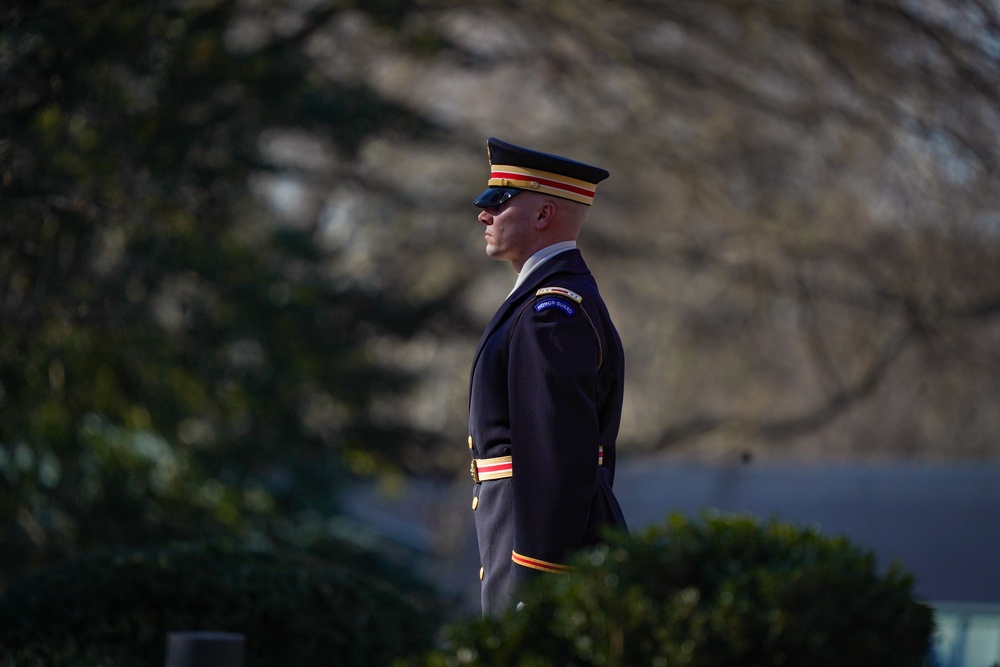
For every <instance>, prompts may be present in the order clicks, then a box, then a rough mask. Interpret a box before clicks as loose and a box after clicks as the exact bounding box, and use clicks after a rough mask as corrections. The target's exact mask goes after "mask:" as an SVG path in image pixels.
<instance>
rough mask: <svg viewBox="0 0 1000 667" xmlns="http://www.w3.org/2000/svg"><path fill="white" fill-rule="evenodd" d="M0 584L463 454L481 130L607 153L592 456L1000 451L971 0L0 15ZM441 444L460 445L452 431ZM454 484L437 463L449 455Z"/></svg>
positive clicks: (6, 8) (477, 326)
mask: <svg viewBox="0 0 1000 667" xmlns="http://www.w3.org/2000/svg"><path fill="white" fill-rule="evenodd" d="M0 29H2V36H0V91H2V98H0V123H2V124H0V179H2V181H0V586H2V584H3V583H4V582H5V581H7V580H9V579H10V578H11V577H13V576H14V575H16V574H18V573H20V572H23V571H25V570H27V569H31V568H32V567H34V566H36V565H38V564H40V563H43V562H47V561H53V560H58V559H60V558H62V557H65V556H68V555H72V554H76V553H79V552H81V551H85V550H88V549H91V548H95V547H98V546H102V545H108V544H128V545H143V544H154V543H157V542H160V541H165V540H169V539H176V538H185V537H200V536H210V535H216V534H219V533H230V532H236V533H239V534H249V535H253V536H257V537H259V538H260V539H262V540H265V541H291V542H293V543H302V544H308V543H309V541H310V540H312V539H314V538H315V537H316V535H319V534H322V533H324V532H325V531H328V530H329V526H330V524H329V518H330V517H332V516H335V514H336V511H337V507H336V491H337V490H338V489H339V488H341V487H342V485H343V482H344V481H345V480H346V479H348V478H349V477H350V476H352V475H361V476H372V475H380V476H382V478H383V479H385V480H389V481H390V482H391V480H392V479H394V475H398V474H400V473H417V474H423V475H428V474H438V475H447V476H448V477H449V478H452V477H453V475H457V474H464V472H462V471H464V470H465V468H466V458H467V456H468V454H467V450H466V448H465V446H464V441H465V435H464V434H465V428H466V426H465V419H466V415H465V412H466V408H467V404H466V400H467V397H466V392H467V388H468V375H467V373H468V364H469V362H470V360H471V355H472V351H473V349H474V346H475V342H476V340H477V339H478V336H479V333H480V331H481V327H482V326H483V324H484V323H485V321H486V320H487V319H488V317H489V315H490V314H492V312H493V310H494V309H495V308H496V306H497V304H499V303H500V302H501V301H502V300H503V298H504V296H505V295H506V293H507V291H508V290H509V288H510V286H511V284H512V282H513V275H512V274H511V272H510V268H509V266H506V265H499V264H495V263H492V262H490V261H489V260H488V259H486V258H485V257H484V255H483V252H482V240H481V239H482V237H481V230H480V229H479V224H478V223H477V222H476V221H475V211H474V209H472V207H471V206H470V204H469V202H470V201H471V199H472V198H473V197H474V196H475V195H476V194H478V192H479V191H480V190H481V189H482V187H483V186H484V183H485V179H486V176H487V167H486V151H485V140H486V137H487V136H490V135H493V136H498V137H500V138H502V139H505V140H509V141H513V142H515V143H521V144H527V145H532V146H537V147H538V148H541V149H543V150H548V151H550V152H556V153H562V154H567V155H571V156H573V157H575V158H578V159H581V160H584V161H591V162H594V163H596V164H600V165H602V166H605V167H607V168H608V169H609V170H610V171H611V173H612V177H611V178H610V179H609V180H608V181H607V182H605V183H602V185H601V188H600V193H599V195H598V198H597V203H596V205H595V207H594V210H593V211H592V213H591V215H590V219H589V222H588V225H589V227H588V229H587V230H585V233H584V237H583V238H582V239H581V246H582V247H583V251H584V253H585V255H586V256H587V257H588V261H589V262H590V263H591V265H592V268H593V269H594V271H595V273H596V275H597V277H598V280H599V281H600V283H601V286H602V290H603V292H604V293H605V296H606V298H607V301H608V302H609V305H610V307H611V309H612V312H613V314H614V316H615V318H616V321H617V323H618V326H619V329H620V330H621V333H622V337H623V339H624V342H625V345H626V353H627V356H628V363H629V368H628V372H629V386H628V394H627V397H626V414H625V419H624V422H623V431H622V435H621V440H620V444H621V445H622V447H623V449H622V452H623V455H626V456H629V455H633V456H636V455H642V454H650V453H654V452H657V453H663V454H665V455H668V456H671V457H674V458H686V459H692V458H697V459H699V460H708V461H720V460H721V461H725V460H730V459H737V458H738V457H741V456H746V455H752V456H755V457H758V458H763V459H768V458H781V459H795V460H822V461H832V460H841V461H842V460H886V459H889V460H897V459H905V460H924V461H942V460H956V459H958V460H966V461H986V460H990V461H996V460H997V459H998V458H1000V447H998V445H997V441H996V437H995V435H996V433H997V432H998V431H1000V400H998V397H1000V188H998V187H997V175H998V157H1000V99H998V98H1000V10H998V8H997V6H996V4H995V3H990V2H988V1H987V0H959V1H957V2H946V1H945V0H856V1H843V0H840V1H835V0H811V1H809V2H784V1H778V0H775V1H773V2H749V1H745V0H684V1H681V2H655V1H652V0H632V1H629V2H613V3H612V2H604V1H601V0H579V1H577V2H567V1H561V0H558V1H553V2H544V3H543V2H538V1H536V0H517V1H513V2H509V3H506V4H505V5H504V6H503V7H492V6H489V5H483V4H481V3H472V2H463V1H460V0H379V1H378V2H353V1H351V0H271V1H267V0H241V1H237V0H184V1H181V2H170V3H166V2H150V3H138V4H136V3H127V2H120V1H117V0H112V1H109V2H103V3H100V4H99V5H96V6H93V7H84V6H82V5H80V3H74V2H68V1H65V0H63V1H60V0H41V1H36V2H27V1H24V0H11V1H9V2H7V3H4V5H3V8H2V9H0ZM452 443H454V444H452ZM453 471H459V472H458V473H453Z"/></svg>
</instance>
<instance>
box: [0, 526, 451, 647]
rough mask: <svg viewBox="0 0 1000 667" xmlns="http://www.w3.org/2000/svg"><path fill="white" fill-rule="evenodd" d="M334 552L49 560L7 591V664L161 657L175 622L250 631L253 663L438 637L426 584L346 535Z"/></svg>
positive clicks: (218, 548) (210, 551)
mask: <svg viewBox="0 0 1000 667" xmlns="http://www.w3.org/2000/svg"><path fill="white" fill-rule="evenodd" d="M333 556H334V554H330V557H328V558H324V559H318V558H315V557H311V556H306V555H303V554H301V553H294V552H288V551H274V550H247V549H242V548H238V547H235V546H227V545H223V544H211V545H197V546H195V545H187V546H176V547H172V548H164V549H157V550H148V551H118V552H114V553H107V554H103V555H99V556H93V557H88V558H83V559H80V560H76V561H73V562H70V563H68V564H65V565H62V566H60V567H57V568H51V569H47V570H45V571H42V572H40V573H38V574H36V575H34V576H31V577H28V578H24V579H22V580H19V581H17V582H15V583H14V584H12V585H11V587H10V588H9V590H8V591H7V593H6V595H5V596H4V597H2V598H0V656H3V657H4V659H3V660H2V662H0V664H2V665H3V666H4V667H14V666H15V665H16V666H17V667H33V666H35V665H46V666H47V667H61V666H65V667H78V666H80V665H100V666H103V667H133V666H134V665H150V666H155V665H162V664H163V662H164V648H165V643H166V636H167V633H168V632H170V631H188V630H212V631H230V632H240V633H243V634H244V635H245V636H246V654H247V661H246V664H247V667H254V666H260V667H263V666H265V665H274V666H276V667H277V666H280V667H285V666H287V665H296V666H299V667H309V666H312V665H324V666H326V665H358V666H364V667H368V666H371V665H387V664H390V663H391V662H392V660H393V659H394V658H395V657H397V656H400V655H405V654H407V653H412V652H413V651H416V650H425V649H427V648H428V647H429V645H430V643H431V641H432V639H433V637H434V636H435V631H436V627H437V623H438V622H439V619H440V618H441V610H440V608H439V607H437V606H436V602H435V597H434V595H433V593H432V591H431V590H430V589H429V588H428V587H427V586H425V585H423V584H421V583H419V582H418V581H416V580H415V579H414V578H413V577H412V576H408V575H406V574H405V572H399V571H397V573H396V574H395V575H394V576H393V577H392V578H389V577H385V576H383V573H382V572H381V571H380V570H381V567H380V564H381V561H379V560H378V559H375V558H373V557H372V554H367V553H364V552H361V551H358V550H356V549H354V548H352V547H349V546H346V545H343V546H342V549H341V550H340V552H339V553H337V554H336V558H335V559H334V558H333ZM390 580H394V582H392V583H391V581H390Z"/></svg>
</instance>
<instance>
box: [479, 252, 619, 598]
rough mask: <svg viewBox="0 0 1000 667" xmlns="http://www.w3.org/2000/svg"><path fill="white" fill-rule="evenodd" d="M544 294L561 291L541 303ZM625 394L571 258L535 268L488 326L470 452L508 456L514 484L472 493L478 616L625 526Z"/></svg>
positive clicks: (613, 334) (604, 315) (576, 260)
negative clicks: (621, 485) (619, 488)
mask: <svg viewBox="0 0 1000 667" xmlns="http://www.w3.org/2000/svg"><path fill="white" fill-rule="evenodd" d="M549 287H556V288H562V289H561V290H555V291H553V292H550V293H544V294H542V295H540V296H538V295H537V293H538V291H539V290H542V291H543V292H545V291H546V290H545V288H549ZM565 290H569V294H564V293H561V292H563V291H565ZM578 298H580V299H581V300H579V301H578V300H577V299H578ZM623 386H624V353H623V350H622V344H621V340H620V339H619V337H618V333H617V331H616V330H615V327H614V325H613V324H612V322H611V318H610V316H609V315H608V310H607V307H606V306H605V304H604V301H603V300H602V299H601V296H600V293H599V292H598V289H597V283H596V282H595V281H594V278H593V276H592V275H591V273H590V270H589V269H588V268H587V265H586V264H585V263H584V261H583V257H582V256H581V255H580V252H579V250H576V249H573V250H567V251H565V252H562V253H560V254H558V255H556V256H554V257H552V258H550V259H549V260H548V261H546V262H545V263H544V264H542V265H541V266H540V267H538V269H536V270H535V272H533V273H532V274H531V276H530V277H529V278H528V280H527V281H526V282H525V283H524V284H523V285H521V286H520V287H518V288H517V290H516V291H515V292H514V293H513V294H511V295H510V296H509V297H508V298H507V300H506V301H505V302H504V303H503V305H502V306H501V307H500V309H499V310H498V311H497V312H496V314H495V315H494V316H493V319H492V320H491V321H490V323H489V325H488V326H487V327H486V331H485V332H484V333H483V336H482V339H481V340H480V342H479V346H478V348H477V350H476V355H475V359H474V361H473V365H472V377H471V381H470V392H469V396H470V401H469V433H470V437H469V447H470V450H471V452H472V458H473V459H491V458H495V457H503V456H510V457H511V464H510V465H511V467H512V476H510V477H507V478H503V479H493V480H488V481H481V482H479V483H477V484H476V485H475V490H474V494H475V495H474V498H473V509H474V516H475V523H476V534H477V537H478V540H479V553H480V558H481V562H482V570H481V571H480V578H481V580H482V602H483V612H484V614H487V615H492V614H496V613H499V612H501V611H503V610H504V609H506V608H508V607H510V606H512V605H514V604H516V602H517V589H518V587H519V586H521V585H523V583H524V581H525V579H526V578H528V576H529V575H532V574H535V573H538V572H555V573H558V572H561V571H565V569H566V568H565V561H566V559H567V557H568V556H570V555H571V554H572V552H573V551H575V550H577V549H580V548H581V547H584V546H588V545H591V544H594V543H597V542H598V541H599V540H600V536H601V532H602V530H603V528H604V527H605V526H607V525H613V526H618V527H621V528H624V526H625V521H624V518H623V517H622V513H621V509H620V507H619V505H618V502H617V500H616V499H615V497H614V494H613V493H612V490H611V486H612V483H613V481H614V471H615V440H616V438H617V436H618V427H619V424H620V421H621V411H622V396H623ZM602 447H603V457H601V453H600V451H601V449H600V448H602ZM599 459H600V460H599Z"/></svg>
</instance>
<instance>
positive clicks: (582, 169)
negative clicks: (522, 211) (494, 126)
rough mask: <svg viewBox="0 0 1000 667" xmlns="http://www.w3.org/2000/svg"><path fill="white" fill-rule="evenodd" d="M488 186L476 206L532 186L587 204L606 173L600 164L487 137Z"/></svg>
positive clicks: (592, 198) (484, 206)
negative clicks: (593, 164)
mask: <svg viewBox="0 0 1000 667" xmlns="http://www.w3.org/2000/svg"><path fill="white" fill-rule="evenodd" d="M486 146H487V154H488V155H489V159H490V180H489V183H488V185H489V188H487V190H486V191H485V192H483V194H481V195H479V196H478V197H476V199H475V200H474V201H473V202H472V203H473V204H475V205H476V206H479V207H480V208H486V207H487V206H497V205H499V204H502V203H503V202H505V201H507V200H508V199H510V198H511V197H513V196H514V195H516V194H517V193H518V192H523V191H525V190H534V191H535V192H543V193H545V194H549V195H554V196H556V197H562V198H563V199H569V200H571V201H575V202H580V203H581V204H586V205H587V206H590V205H591V204H593V203H594V193H595V192H596V190H597V184H598V183H600V182H601V181H603V180H604V179H605V178H607V177H608V176H609V174H608V172H607V171H606V170H604V169H601V168H600V167H592V166H591V165H589V164H584V163H582V162H577V161H576V160H570V159H569V158H564V157H559V156H558V155H551V154H549V153H541V152H539V151H533V150H531V149H529V148H522V147H521V146H515V145H514V144H508V143H506V142H504V141H500V140H499V139H494V138H493V137H490V138H489V139H488V140H487V142H486Z"/></svg>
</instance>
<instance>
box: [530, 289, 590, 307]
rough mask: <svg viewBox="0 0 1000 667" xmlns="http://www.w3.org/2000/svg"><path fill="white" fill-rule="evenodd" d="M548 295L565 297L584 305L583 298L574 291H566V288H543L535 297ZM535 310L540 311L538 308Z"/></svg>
mask: <svg viewBox="0 0 1000 667" xmlns="http://www.w3.org/2000/svg"><path fill="white" fill-rule="evenodd" d="M546 294H556V295H558V296H564V297H566V298H567V299H572V300H573V301H576V302H577V303H583V297H582V296H580V295H579V294H577V293H576V292H574V291H572V290H568V289H566V288H565V287H543V288H541V289H540V290H538V291H537V292H535V296H545V295H546ZM535 309H536V310H538V308H537V306H536V308H535Z"/></svg>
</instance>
